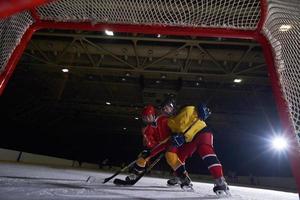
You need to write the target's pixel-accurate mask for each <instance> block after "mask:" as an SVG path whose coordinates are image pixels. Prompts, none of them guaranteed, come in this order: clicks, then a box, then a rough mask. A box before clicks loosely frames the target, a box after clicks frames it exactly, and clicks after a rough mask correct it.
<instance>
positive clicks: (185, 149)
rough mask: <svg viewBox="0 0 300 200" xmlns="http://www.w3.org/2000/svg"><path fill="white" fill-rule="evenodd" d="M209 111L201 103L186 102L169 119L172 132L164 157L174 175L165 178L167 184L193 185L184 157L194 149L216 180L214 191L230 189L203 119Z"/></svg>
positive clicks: (210, 134) (190, 154)
mask: <svg viewBox="0 0 300 200" xmlns="http://www.w3.org/2000/svg"><path fill="white" fill-rule="evenodd" d="M210 114H211V112H210V110H209V109H208V108H207V107H206V106H205V105H203V104H201V103H200V104H199V105H197V106H185V107H184V108H182V109H181V110H180V111H179V112H178V114H177V115H175V116H173V117H170V118H169V119H168V126H169V127H170V129H171V132H172V136H171V145H170V147H169V148H168V151H167V152H166V160H167V162H168V164H169V165H170V166H171V167H172V169H173V170H174V174H175V175H176V178H173V179H170V180H169V181H168V185H176V184H180V186H181V187H182V188H192V183H191V179H190V177H189V176H188V173H187V171H186V169H185V160H186V159H187V158H188V157H190V156H192V154H193V153H194V152H197V153H198V155H199V156H200V157H201V158H202V159H203V161H204V162H205V164H206V165H207V168H208V170H209V171H210V173H211V175H212V176H213V178H214V180H215V186H214V188H213V190H214V192H215V193H217V194H221V193H226V194H228V193H229V188H228V186H227V183H226V181H225V178H224V176H223V170H222V165H221V163H220V161H219V160H218V158H217V156H216V154H215V151H214V147H213V134H212V131H211V130H210V129H209V128H208V126H207V124H206V122H205V120H206V119H207V118H208V117H209V115H210Z"/></svg>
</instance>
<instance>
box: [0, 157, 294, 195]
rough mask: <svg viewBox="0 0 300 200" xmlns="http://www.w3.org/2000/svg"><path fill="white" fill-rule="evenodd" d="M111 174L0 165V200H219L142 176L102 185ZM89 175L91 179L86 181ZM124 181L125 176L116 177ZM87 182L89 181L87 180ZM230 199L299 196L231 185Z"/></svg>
mask: <svg viewBox="0 0 300 200" xmlns="http://www.w3.org/2000/svg"><path fill="white" fill-rule="evenodd" d="M110 175H112V173H103V172H97V171H92V170H91V171H89V170H82V169H67V168H65V169H64V168H58V167H57V168H56V167H46V166H38V165H25V164H16V163H0V200H11V199H20V200H43V199H53V200H69V199H201V200H202V199H218V197H217V196H216V195H215V194H214V193H213V192H212V187H213V185H212V184H208V183H201V182H194V189H195V191H194V192H191V191H189V192H187V191H183V190H181V189H180V188H179V187H168V186H166V179H160V178H151V177H143V178H142V179H141V180H140V181H139V182H138V183H137V184H136V185H134V186H126V187H125V186H123V187H120V186H115V185H114V184H113V183H112V181H110V182H108V183H106V184H102V181H103V179H104V178H106V177H108V176H110ZM89 176H90V177H91V178H89ZM118 178H124V175H120V176H118ZM87 180H88V181H87ZM230 190H231V194H232V196H231V197H229V198H226V199H232V200H241V199H242V200H245V199H247V200H256V199H259V200H277V199H278V200H279V199H281V200H299V197H298V194H296V193H290V192H281V191H275V190H265V189H255V188H247V187H236V186H230Z"/></svg>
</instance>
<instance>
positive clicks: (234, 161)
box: [0, 0, 300, 200]
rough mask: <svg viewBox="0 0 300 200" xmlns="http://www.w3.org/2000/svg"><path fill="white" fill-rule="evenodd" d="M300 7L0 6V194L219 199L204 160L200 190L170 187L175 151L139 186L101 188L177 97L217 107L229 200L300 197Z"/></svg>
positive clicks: (126, 0)
mask: <svg viewBox="0 0 300 200" xmlns="http://www.w3.org/2000/svg"><path fill="white" fill-rule="evenodd" d="M217 4H218V5H219V6H216V5H217ZM299 5H300V4H299V2H298V1H296V0H295V1H282V2H277V1H271V0H261V1H259V0H255V1H239V0H234V1H226V0H224V1H211V2H206V1H201V0H199V1H198V0H197V1H189V0H186V1H168V0H160V1H157V2H156V3H154V2H147V1H134V0H112V1H111V2H110V3H108V2H103V1H97V0H87V1H86V2H84V3H82V2H81V1H77V0H76V1H71V0H57V1H56V0H53V1H45V0H44V1H42V0H40V1H35V0H31V1H28V2H27V3H24V2H23V3H22V1H20V2H19V1H16V2H13V3H10V1H8V2H7V3H0V36H1V37H0V40H1V48H0V52H1V57H0V95H1V96H0V112H1V115H0V116H1V119H0V120H1V136H2V139H1V140H0V168H1V169H2V171H1V170H0V171H1V172H0V182H1V184H0V185H2V186H0V199H25V200H27V199H71V198H79V199H80V198H84V199H93V198H98V199H99V198H100V199H101V198H103V199H107V198H109V199H110V198H128V199H141V198H143V197H144V198H146V199H148V198H149V199H162V198H166V199H175V197H176V198H186V199H213V198H216V197H215V194H214V193H213V191H212V187H213V179H212V178H211V177H210V173H209V171H208V170H207V168H206V165H205V164H204V162H203V161H202V160H201V158H200V157H199V156H197V155H194V156H192V157H191V158H189V159H188V160H187V162H186V168H187V170H188V171H189V173H190V174H191V177H192V180H193V181H194V182H195V184H194V185H195V188H194V189H195V192H194V193H188V192H186V191H181V189H180V188H175V189H170V188H168V187H167V186H166V184H165V183H166V180H164V179H167V178H170V177H172V175H171V170H170V167H169V166H168V165H167V163H166V161H165V159H162V160H161V161H160V162H159V163H158V164H157V165H156V166H155V167H154V169H153V170H152V171H151V173H150V174H148V175H147V177H145V178H142V179H141V180H140V181H139V182H138V183H137V184H136V185H135V186H132V187H122V188H118V187H114V185H113V184H112V183H108V184H106V185H105V184H102V181H103V179H104V178H106V177H109V176H110V175H112V174H113V173H114V172H116V171H117V170H118V169H120V167H121V166H123V167H124V166H125V165H127V164H129V163H130V162H132V161H133V160H135V159H136V157H137V155H138V154H139V153H140V152H141V150H142V149H143V143H142V139H143V138H142V131H141V129H142V127H143V126H144V124H143V122H142V119H141V112H142V109H143V108H144V106H145V105H148V104H153V105H154V106H155V107H156V108H157V111H159V109H160V105H161V103H162V102H163V101H164V100H165V99H166V98H167V97H168V96H170V95H172V96H174V97H175V98H176V102H177V107H178V108H179V107H182V106H184V105H197V104H199V103H200V102H203V103H205V104H206V105H207V106H208V107H209V108H210V110H211V111H212V114H211V116H210V117H209V118H208V120H207V124H208V125H209V126H210V127H211V129H212V131H213V133H214V147H215V150H216V153H217V155H218V158H219V159H220V161H221V163H222V165H223V170H224V174H225V177H226V178H227V182H228V184H229V187H230V189H231V194H232V197H229V198H232V199H284V200H287V199H299V197H298V194H297V193H299V191H300V189H299V187H300V170H299V169H300V159H299V158H300V153H299V150H300V148H299V116H300V112H299V106H300V104H299V98H300V97H299V96H300V94H299V88H300V87H299V64H300V63H299V56H300V50H299V45H300V44H299V40H300V24H299V19H300V15H299V13H300V6H299ZM1 7H2V8H1ZM279 138H280V139H281V140H278V139H279ZM29 155H30V159H29V157H26V156H29ZM44 159H45V160H46V161H45V162H44V161H43V160H44ZM47 159H49V160H48V161H49V162H48V161H47ZM51 159H52V160H53V161H51V162H50V160H51ZM55 159H57V160H60V161H59V162H56V161H55ZM65 161H70V163H71V164H67V165H66V164H62V163H66V162H65ZM8 169H10V170H8ZM68 170H69V171H68ZM121 176H123V177H124V174H123V175H121ZM149 176H150V177H151V178H150V177H149ZM154 177H155V178H154ZM156 179H157V180H156ZM47 184H48V185H47ZM139 184H140V185H139ZM207 184H208V185H207ZM157 185H158V186H157ZM135 187H136V188H135ZM155 187H157V188H156V189H153V188H155ZM68 188H70V189H68ZM256 188H260V189H263V190H260V189H256ZM143 189H144V190H143ZM21 191H25V194H26V195H25V196H26V197H24V198H23V196H22V192H21ZM103 191H104V192H103ZM174 191H175V192H174ZM260 192H261V193H260ZM155 193H157V194H158V195H157V194H156V196H155V195H154V194H155ZM177 193H178V194H177ZM176 195H177V196H176Z"/></svg>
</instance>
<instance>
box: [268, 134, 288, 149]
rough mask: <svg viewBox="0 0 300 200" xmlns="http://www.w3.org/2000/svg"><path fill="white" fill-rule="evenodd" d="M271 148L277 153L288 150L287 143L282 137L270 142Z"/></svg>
mask: <svg viewBox="0 0 300 200" xmlns="http://www.w3.org/2000/svg"><path fill="white" fill-rule="evenodd" d="M272 147H273V149H276V150H278V151H282V150H285V149H287V148H288V142H287V140H286V139H285V138H283V137H275V138H274V139H273V140H272Z"/></svg>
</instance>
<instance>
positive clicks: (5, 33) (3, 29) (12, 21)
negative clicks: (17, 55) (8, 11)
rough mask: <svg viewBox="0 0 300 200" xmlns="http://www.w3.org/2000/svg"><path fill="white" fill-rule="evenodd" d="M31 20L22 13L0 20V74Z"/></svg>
mask: <svg viewBox="0 0 300 200" xmlns="http://www.w3.org/2000/svg"><path fill="white" fill-rule="evenodd" d="M32 23H33V19H32V17H31V15H30V14H29V13H28V12H23V13H19V14H16V15H14V16H10V17H8V18H5V19H1V20H0V52H1V53H0V74H1V72H2V71H3V70H4V68H5V66H6V65H7V62H8V60H9V58H10V56H11V54H12V53H13V51H14V50H15V48H16V47H17V46H18V44H19V43H20V40H21V38H22V36H23V35H24V33H25V31H26V30H27V29H28V27H29V26H30V25H31V24H32Z"/></svg>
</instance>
